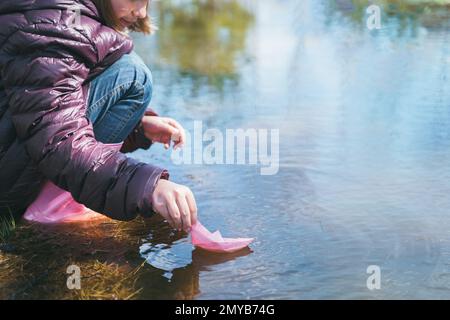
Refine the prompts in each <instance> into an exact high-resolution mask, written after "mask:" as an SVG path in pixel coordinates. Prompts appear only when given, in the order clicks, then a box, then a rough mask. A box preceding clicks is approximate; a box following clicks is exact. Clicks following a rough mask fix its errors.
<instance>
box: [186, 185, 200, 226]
mask: <svg viewBox="0 0 450 320" xmlns="http://www.w3.org/2000/svg"><path fill="white" fill-rule="evenodd" d="M186 202H187V204H188V206H189V211H190V212H191V223H192V225H194V224H196V223H197V203H196V202H195V198H194V195H193V194H192V192H191V191H189V193H188V194H187V195H186Z"/></svg>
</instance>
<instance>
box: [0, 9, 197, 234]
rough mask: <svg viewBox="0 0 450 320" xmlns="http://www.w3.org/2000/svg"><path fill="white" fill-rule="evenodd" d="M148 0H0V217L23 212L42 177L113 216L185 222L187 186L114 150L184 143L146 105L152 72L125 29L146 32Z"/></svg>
mask: <svg viewBox="0 0 450 320" xmlns="http://www.w3.org/2000/svg"><path fill="white" fill-rule="evenodd" d="M148 5H149V3H148V0H33V1H31V0H15V1H0V20H1V21H2V23H1V24H0V72H1V73H0V207H1V208H0V210H1V211H0V214H2V212H5V211H6V210H10V211H11V212H12V213H13V214H15V215H17V214H19V215H20V214H23V212H24V211H25V210H26V208H27V207H28V205H29V204H30V203H32V202H33V200H34V199H35V198H36V196H37V194H38V193H39V191H40V189H41V187H42V186H43V183H44V182H45V181H46V180H50V181H51V182H53V183H54V184H56V185H57V186H59V187H60V188H62V189H64V190H67V191H69V192H70V193H71V194H72V196H73V198H74V199H75V200H76V201H77V202H79V203H81V204H84V205H85V206H86V207H88V208H90V209H92V210H94V211H97V212H101V213H103V214H105V215H107V216H109V217H111V218H113V219H117V220H130V219H133V218H135V217H136V216H137V215H138V214H141V215H143V216H149V215H151V214H152V213H153V212H157V213H159V214H160V215H162V216H163V217H164V218H165V219H166V220H167V221H168V222H169V223H170V224H171V225H172V226H173V227H174V228H176V229H179V230H180V229H183V230H185V231H188V230H189V229H190V227H191V225H192V224H195V222H196V220H197V207H196V203H195V199H194V196H193V194H192V192H191V191H190V190H189V189H188V188H187V187H185V186H182V185H178V184H175V183H173V182H170V181H168V173H167V171H166V170H164V169H162V168H159V167H156V166H154V165H151V164H145V163H140V162H138V161H136V160H134V159H131V158H128V157H126V156H125V155H124V153H127V152H131V151H134V150H136V149H138V148H143V149H148V148H149V147H150V145H151V144H152V143H155V142H158V143H162V144H164V145H165V147H166V148H169V147H170V144H171V140H173V139H174V137H175V139H174V140H175V141H176V142H175V145H174V148H179V147H181V146H182V145H183V143H184V140H185V135H184V129H183V128H182V126H181V125H180V124H179V123H178V122H176V121H175V120H173V119H170V118H163V117H158V116H157V115H156V114H155V113H154V112H153V111H152V110H151V109H146V108H147V106H148V105H149V103H150V100H151V96H152V76H151V73H150V71H149V70H148V68H147V67H146V66H145V64H144V63H143V62H142V60H141V59H140V58H139V57H138V56H137V55H136V54H135V53H134V52H133V51H132V49H133V43H132V40H131V38H130V37H129V36H128V35H127V30H132V31H136V32H143V33H150V32H151V31H152V25H151V22H150V20H149V18H148V16H147V9H148ZM118 148H120V151H119V150H118Z"/></svg>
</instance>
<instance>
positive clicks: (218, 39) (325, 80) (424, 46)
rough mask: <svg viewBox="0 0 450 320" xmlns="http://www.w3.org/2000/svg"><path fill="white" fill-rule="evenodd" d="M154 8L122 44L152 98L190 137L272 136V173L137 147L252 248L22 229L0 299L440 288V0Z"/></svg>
mask: <svg viewBox="0 0 450 320" xmlns="http://www.w3.org/2000/svg"><path fill="white" fill-rule="evenodd" d="M372 4H375V5H378V6H380V8H381V11H380V12H381V28H380V29H372V30H370V29H369V28H368V27H367V20H368V19H369V18H370V14H368V13H367V11H366V9H367V8H368V7H369V6H370V5H372ZM150 14H151V15H152V17H154V20H155V22H156V24H157V25H158V27H159V31H157V33H156V34H155V35H153V36H151V37H148V36H141V35H133V37H134V40H135V50H136V52H137V53H138V54H139V55H140V56H141V57H142V58H143V59H144V61H145V62H146V63H147V64H148V66H149V68H150V69H151V70H152V73H153V81H154V96H153V101H152V107H153V108H154V109H155V110H156V111H157V112H158V113H159V114H161V115H164V116H168V117H172V118H175V119H176V120H178V121H179V122H180V123H181V124H182V125H183V126H184V127H185V128H186V129H187V130H189V131H191V133H192V129H193V123H194V121H202V122H203V126H204V127H205V129H207V128H217V129H219V130H221V131H222V132H223V133H224V134H225V130H226V129H235V128H244V129H245V128H262V129H279V131H280V141H279V146H278V147H279V153H280V163H279V167H280V168H279V172H278V174H276V175H273V176H262V175H261V174H260V167H259V166H257V165H256V166H255V165H187V164H184V165H175V164H174V163H173V162H172V161H171V158H170V151H165V150H164V149H163V147H162V146H156V145H155V146H153V147H152V148H151V149H150V151H137V152H135V153H134V154H133V155H132V156H133V157H135V158H137V159H139V160H142V161H145V162H150V163H153V164H157V165H160V166H163V167H165V168H167V169H168V170H169V171H170V173H171V180H172V181H174V182H177V183H181V184H185V185H187V186H189V187H190V188H191V189H192V190H193V192H194V194H195V196H196V199H197V204H198V207H199V217H200V219H201V221H202V222H203V224H204V225H205V226H206V227H208V228H209V229H210V230H211V231H214V230H216V229H219V230H221V232H222V234H223V235H224V236H229V237H255V238H256V240H255V242H254V243H253V244H252V245H251V246H250V247H251V249H247V250H243V251H241V252H238V253H235V254H231V255H215V254H209V253H205V252H202V251H200V250H198V249H195V250H194V248H193V247H192V246H191V244H190V241H189V237H188V235H186V234H179V233H176V232H174V231H173V230H171V229H170V228H169V227H168V225H167V224H166V223H165V222H163V221H161V220H159V219H158V218H157V217H154V218H152V219H150V220H142V219H138V220H136V221H133V222H129V223H118V222H114V221H103V222H99V223H94V222H92V223H87V224H83V225H77V226H73V225H65V226H33V225H27V224H23V225H20V226H18V227H16V230H15V232H14V233H13V234H12V236H11V237H10V238H9V240H8V241H7V242H5V244H3V247H2V251H0V262H2V263H0V277H3V279H0V297H3V298H12V299H21V298H102V299H103V298H105V299H114V298H120V299H125V298H130V299H163V298H170V299H172V298H174V299H316V298H321V299H349V298H353V299H385V298H394V299H423V298H425V299H428V298H437V299H449V298H450V232H449V230H450V217H449V213H450V197H449V196H448V195H449V194H450V79H449V76H450V1H448V0H436V1H420V0H404V1H400V0H398V1H394V0H393V1H383V0H380V1H376V0H374V1H367V0H353V1H351V0H334V1H333V0H302V1H298V0H262V1H258V0H220V1H219V0H203V1H201V0H189V1H188V0H162V1H153V2H152V4H151V8H150ZM68 234H69V235H70V237H67V235H68ZM26 239H28V240H26ZM36 239H39V241H36ZM69 261H70V262H71V263H75V264H77V265H80V267H81V269H82V272H84V273H83V280H82V290H81V291H76V292H73V291H70V290H68V289H67V287H66V286H65V281H66V278H67V275H66V274H65V268H67V266H68V265H69V264H70V263H69ZM370 265H376V266H379V267H380V270H381V289H380V290H369V289H368V287H367V285H366V281H367V278H368V277H369V276H370V274H367V272H366V270H367V267H368V266H370ZM83 270H87V271H83ZM86 273H87V274H86Z"/></svg>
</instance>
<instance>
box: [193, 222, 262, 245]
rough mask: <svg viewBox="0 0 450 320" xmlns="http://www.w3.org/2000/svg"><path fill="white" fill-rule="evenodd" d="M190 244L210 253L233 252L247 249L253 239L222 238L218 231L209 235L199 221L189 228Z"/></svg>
mask: <svg viewBox="0 0 450 320" xmlns="http://www.w3.org/2000/svg"><path fill="white" fill-rule="evenodd" d="M191 239H192V244H193V245H194V246H196V247H199V248H202V249H205V250H208V251H212V252H235V251H238V250H241V249H243V248H245V247H247V246H248V245H249V244H250V243H251V242H252V241H253V240H254V239H253V238H223V237H222V235H221V234H220V232H219V231H216V232H214V233H211V232H209V231H208V229H206V228H205V227H204V226H203V225H202V224H201V223H200V221H197V223H196V224H194V225H193V226H192V227H191Z"/></svg>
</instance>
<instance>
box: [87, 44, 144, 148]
mask: <svg viewBox="0 0 450 320" xmlns="http://www.w3.org/2000/svg"><path fill="white" fill-rule="evenodd" d="M152 92H153V85H152V74H151V72H150V70H149V69H148V67H147V66H146V65H145V63H144V62H143V61H142V59H141V58H140V57H139V56H138V55H137V54H136V53H134V52H131V53H130V54H125V55H124V56H122V58H120V59H119V60H118V61H116V62H115V63H114V64H113V65H111V66H110V67H109V68H107V69H106V70H105V71H103V72H102V73H101V74H100V75H99V76H97V77H96V78H94V79H93V80H92V81H91V83H90V88H89V94H88V107H87V116H88V118H89V119H90V121H91V122H92V124H93V126H94V134H95V138H96V139H97V141H100V142H103V143H120V142H122V141H124V140H125V139H126V138H127V137H128V135H129V134H130V133H131V131H132V130H133V129H134V128H135V127H136V125H137V124H138V123H139V121H140V120H141V119H142V117H143V115H144V112H145V110H146V109H147V107H148V105H149V104H150V100H151V98H152Z"/></svg>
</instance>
